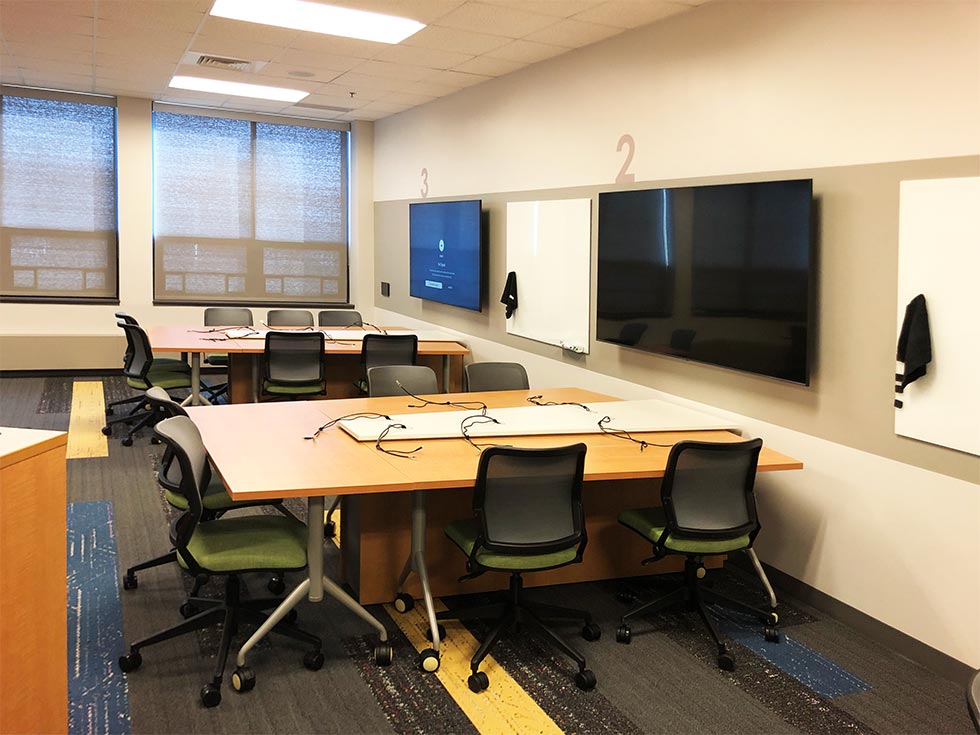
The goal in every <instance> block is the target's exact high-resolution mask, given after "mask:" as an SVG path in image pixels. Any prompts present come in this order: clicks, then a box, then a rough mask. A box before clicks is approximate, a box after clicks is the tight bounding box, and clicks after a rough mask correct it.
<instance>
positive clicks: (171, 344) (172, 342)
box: [146, 326, 470, 355]
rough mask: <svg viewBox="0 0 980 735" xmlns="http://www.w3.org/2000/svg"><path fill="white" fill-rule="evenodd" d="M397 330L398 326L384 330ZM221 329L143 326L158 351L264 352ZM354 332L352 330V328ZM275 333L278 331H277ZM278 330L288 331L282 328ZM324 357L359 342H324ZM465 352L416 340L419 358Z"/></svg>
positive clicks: (446, 343)
mask: <svg viewBox="0 0 980 735" xmlns="http://www.w3.org/2000/svg"><path fill="white" fill-rule="evenodd" d="M385 328H386V329H399V328H400V327H385ZM219 329H221V327H184V326H156V327H147V328H146V334H147V336H148V337H149V338H150V346H151V347H152V348H153V349H154V351H159V352H228V353H235V354H242V353H245V354H248V353H261V352H263V351H264V350H265V340H264V339H228V338H227V337H225V336H224V333H223V332H220V331H207V330H219ZM322 329H324V330H326V331H336V330H337V328H336V327H333V328H331V327H323V328H322ZM352 329H356V327H352ZM277 331H278V330H277ZM282 331H288V328H283V330H282ZM323 351H324V353H325V354H340V355H359V354H360V353H361V341H360V340H350V341H344V340H340V341H336V342H331V341H329V340H328V341H327V342H326V343H325V344H324V347H323ZM469 352H470V351H469V350H468V349H467V348H466V347H464V346H463V345H461V344H459V343H458V342H453V341H451V340H426V339H419V354H420V355H468V354H469Z"/></svg>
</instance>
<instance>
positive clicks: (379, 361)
mask: <svg viewBox="0 0 980 735" xmlns="http://www.w3.org/2000/svg"><path fill="white" fill-rule="evenodd" d="M418 356H419V338H418V337H417V336H416V335H414V334H365V335H364V339H363V340H362V342H361V370H362V371H363V372H364V377H362V378H361V380H360V381H359V382H358V383H357V384H356V386H357V389H358V390H360V391H361V393H367V389H368V386H367V371H368V370H370V369H371V368H373V367H381V366H383V365H414V364H415V363H416V362H417V361H418Z"/></svg>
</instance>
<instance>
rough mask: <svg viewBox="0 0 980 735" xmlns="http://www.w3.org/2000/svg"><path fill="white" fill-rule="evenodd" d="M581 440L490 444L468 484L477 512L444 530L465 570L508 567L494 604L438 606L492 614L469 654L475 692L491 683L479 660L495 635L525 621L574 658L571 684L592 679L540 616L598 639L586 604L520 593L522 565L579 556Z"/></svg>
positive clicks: (528, 568)
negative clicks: (541, 600)
mask: <svg viewBox="0 0 980 735" xmlns="http://www.w3.org/2000/svg"><path fill="white" fill-rule="evenodd" d="M586 448H587V447H586V445H585V444H574V445H571V446H567V447H556V448H552V449H520V448H516V447H489V448H487V449H485V450H483V453H482V454H481V455H480V465H479V469H478V470H477V477H476V485H475V487H474V489H473V512H474V513H475V518H467V519H465V520H461V521H456V522H454V523H451V524H449V526H447V527H446V535H447V536H449V538H450V539H451V540H452V541H453V543H455V544H456V545H457V546H458V547H459V548H460V550H461V551H462V552H463V553H464V554H466V571H467V574H466V576H464V577H462V579H470V578H473V577H476V576H478V575H480V574H483V573H484V572H486V571H499V572H510V575H511V577H510V590H509V593H508V596H507V599H506V600H505V601H503V602H501V603H498V604H495V605H479V606H476V607H473V608H464V609H461V610H449V611H446V612H441V613H439V614H438V615H437V616H436V617H437V620H451V619H458V620H469V619H474V618H478V619H487V618H489V619H492V620H493V621H494V623H495V624H494V625H493V628H492V630H491V631H490V634H489V635H488V636H487V637H486V638H485V639H484V640H483V642H482V643H481V644H480V647H479V649H478V650H477V652H476V654H475V655H474V656H473V658H472V660H471V661H470V669H471V674H470V676H469V678H468V679H467V684H468V685H469V687H470V689H471V690H472V691H474V692H481V691H483V690H484V689H486V688H487V687H488V686H489V685H490V680H489V678H488V677H487V675H486V674H485V673H484V672H482V671H480V670H479V668H480V663H481V662H482V661H483V659H484V658H486V656H487V654H488V653H490V651H491V650H492V649H493V647H494V646H495V645H496V644H497V641H499V640H500V638H501V637H502V636H503V635H504V634H506V633H508V632H510V631H511V630H513V629H515V628H517V627H518V626H524V627H525V628H526V630H527V631H528V632H530V633H534V634H536V635H538V636H539V637H541V638H543V639H544V640H546V641H548V642H549V643H551V644H552V645H554V646H556V647H557V648H558V649H559V650H561V651H563V652H564V653H565V654H567V655H568V656H570V657H571V658H572V659H573V660H574V661H575V663H576V664H578V669H579V670H578V674H576V676H575V684H576V685H577V686H578V687H579V688H580V689H584V690H589V689H593V688H594V687H595V685H596V678H595V674H593V673H592V671H590V670H589V669H588V668H586V664H585V658H584V657H583V656H582V655H581V654H580V653H579V652H578V651H576V650H575V649H574V648H572V647H571V646H570V645H568V644H567V643H566V642H565V641H564V640H563V639H562V638H560V637H559V636H558V635H557V634H556V633H555V632H554V631H552V630H551V629H550V628H548V627H547V626H545V624H544V623H543V622H542V618H549V619H557V620H576V621H582V622H583V623H584V625H583V628H582V637H583V638H585V639H586V640H588V641H594V640H598V639H599V636H600V634H601V632H600V630H599V628H598V626H597V625H596V624H595V623H593V622H592V616H591V615H590V614H589V613H588V612H585V611H584V610H573V609H569V608H562V607H556V606H554V605H543V604H537V603H532V602H529V601H527V600H525V599H524V594H523V579H522V576H521V575H522V574H523V573H524V572H535V571H542V570H545V569H556V568H558V567H563V566H566V565H568V564H575V563H577V562H580V561H581V560H582V553H583V552H584V551H585V546H586V543H587V538H586V533H585V521H584V516H583V512H582V474H583V470H584V468H585V452H586Z"/></svg>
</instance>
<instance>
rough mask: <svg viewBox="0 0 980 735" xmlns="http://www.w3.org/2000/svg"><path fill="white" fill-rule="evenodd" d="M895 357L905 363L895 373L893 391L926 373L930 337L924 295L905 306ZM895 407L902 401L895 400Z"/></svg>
mask: <svg viewBox="0 0 980 735" xmlns="http://www.w3.org/2000/svg"><path fill="white" fill-rule="evenodd" d="M896 359H898V360H899V361H900V362H902V363H904V364H905V368H904V372H902V373H896V375H895V392H896V393H902V392H903V391H904V390H905V386H907V385H909V384H910V383H914V382H915V381H916V380H918V379H919V378H921V377H922V376H923V375H925V374H926V366H927V365H928V364H929V363H930V362H932V337H931V335H930V332H929V311H928V309H926V297H925V296H923V295H922V294H919V295H918V296H916V297H915V298H914V299H912V300H911V301H910V302H909V305H908V306H906V307H905V319H904V320H903V321H902V329H901V332H900V333H899V335H898V350H897V351H896ZM895 407H896V408H901V407H902V402H901V401H900V400H897V399H896V400H895Z"/></svg>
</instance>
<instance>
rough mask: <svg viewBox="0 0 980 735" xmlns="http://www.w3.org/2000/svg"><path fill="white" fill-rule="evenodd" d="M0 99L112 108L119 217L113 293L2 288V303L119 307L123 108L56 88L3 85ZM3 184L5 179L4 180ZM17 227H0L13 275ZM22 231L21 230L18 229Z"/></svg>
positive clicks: (113, 245)
mask: <svg viewBox="0 0 980 735" xmlns="http://www.w3.org/2000/svg"><path fill="white" fill-rule="evenodd" d="M0 97H20V98H25V99H41V100H51V101H54V102H70V103H75V104H86V105H96V106H100V107H109V108H111V109H112V110H113V116H112V140H113V146H112V148H113V151H112V175H113V200H114V202H115V206H114V210H115V218H114V222H113V229H112V232H113V237H112V238H111V242H107V255H108V257H109V261H110V262H109V265H108V266H107V269H106V270H107V272H108V271H111V272H112V277H111V278H109V279H107V281H108V282H109V283H110V284H111V286H112V291H113V294H111V295H104V296H72V295H69V294H30V293H22V294H4V293H3V292H2V287H0V303H5V304H75V305H89V304H94V305H105V304H110V305H118V304H119V303H120V298H119V291H120V282H119V107H118V104H117V100H116V98H115V97H113V96H110V95H99V94H86V93H83V92H68V91H62V90H53V89H38V88H34V87H22V86H19V85H14V84H9V85H8V84H4V85H0ZM0 183H2V179H0ZM11 229H14V228H9V227H4V226H3V225H2V224H0V232H2V236H0V269H2V270H4V271H5V272H10V269H11V268H12V267H13V266H12V265H11V263H10V247H9V243H8V239H9V237H10V234H9V230H11ZM18 229H19V228H18ZM36 229H38V230H44V231H47V230H52V231H55V232H71V231H70V230H58V229H57V228H51V227H45V228H36Z"/></svg>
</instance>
